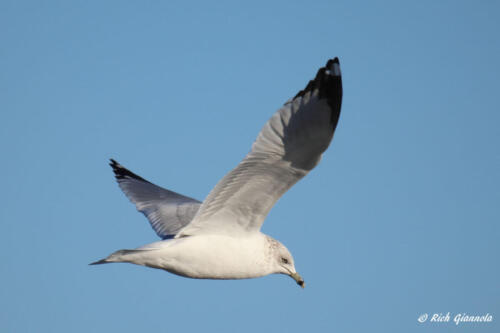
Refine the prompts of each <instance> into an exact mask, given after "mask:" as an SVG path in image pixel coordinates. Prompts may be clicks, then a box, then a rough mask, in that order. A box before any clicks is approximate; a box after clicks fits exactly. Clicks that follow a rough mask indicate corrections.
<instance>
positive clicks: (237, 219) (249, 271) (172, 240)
mask: <svg viewBox="0 0 500 333" xmlns="http://www.w3.org/2000/svg"><path fill="white" fill-rule="evenodd" d="M341 103H342V79H341V73H340V65H339V60H338V58H335V59H330V60H329V61H328V62H327V64H326V65H325V66H324V67H322V68H320V69H319V70H318V72H317V74H316V77H315V78H314V79H313V80H311V81H309V83H308V84H307V86H306V87H305V88H304V89H303V90H301V91H299V93H297V95H295V97H293V98H291V99H290V100H289V101H287V102H286V103H285V104H284V105H283V106H282V107H281V108H280V109H279V110H278V111H276V112H275V113H274V114H273V115H272V117H271V118H270V119H269V120H268V121H267V123H266V124H265V125H264V127H263V128H262V130H261V131H260V133H259V134H258V136H257V139H256V140H255V142H254V143H253V145H252V149H251V151H250V152H249V153H248V154H247V155H246V156H245V158H244V159H243V160H242V161H241V162H240V163H239V164H238V165H237V166H236V167H235V168H234V169H233V170H231V171H230V172H229V173H228V174H227V175H225V176H224V177H223V178H222V179H221V180H220V181H219V182H218V183H217V185H216V186H215V187H214V188H213V190H212V191H211V192H210V193H209V195H208V196H207V197H206V199H205V201H203V202H200V201H198V200H195V199H192V198H190V197H187V196H184V195H181V194H178V193H175V192H172V191H169V190H167V189H164V188H162V187H159V186H157V185H155V184H152V183H150V182H149V181H147V180H145V179H144V178H142V177H140V176H138V175H136V174H135V173H133V172H131V171H129V170H128V169H126V168H125V167H123V166H122V165H120V164H119V163H118V162H116V161H115V160H113V159H112V160H111V163H110V165H111V167H112V168H113V172H114V174H115V177H116V180H117V182H118V185H119V186H120V188H121V189H122V191H123V192H124V193H125V195H126V196H127V197H128V198H129V199H130V201H132V203H134V204H135V206H136V208H137V210H139V211H140V212H142V213H143V214H144V215H145V216H146V217H147V219H148V220H149V222H150V223H151V226H152V227H153V229H154V230H155V232H156V233H157V234H158V236H159V237H160V238H161V239H162V240H161V241H157V242H154V243H151V244H147V245H145V246H142V247H139V248H136V249H132V250H119V251H116V252H114V253H112V254H111V255H109V256H108V257H106V258H104V259H101V260H99V261H96V262H93V263H91V265H97V264H106V263H114V262H127V263H132V264H137V265H142V266H147V267H152V268H158V269H163V270H166V271H168V272H170V273H173V274H177V275H180V276H184V277H189V278H197V279H246V278H256V277H260V276H265V275H269V274H285V275H289V276H290V277H292V278H293V279H294V280H295V281H296V282H297V284H298V285H300V286H301V287H304V286H305V284H304V280H303V279H302V277H301V276H300V275H299V274H298V273H297V271H296V269H295V263H294V260H293V257H292V255H291V254H290V252H289V251H288V249H287V248H286V247H285V246H284V245H283V244H281V243H280V242H279V241H277V240H276V239H274V238H272V237H270V236H268V235H266V234H264V233H262V232H261V231H260V228H261V226H262V223H263V222H264V219H265V218H266V216H267V214H268V213H269V211H270V210H271V208H272V207H273V205H274V204H275V203H276V201H277V200H278V199H279V198H280V197H281V196H282V195H283V194H284V193H285V192H286V191H287V190H288V189H289V188H290V187H292V186H293V185H294V184H295V183H296V182H297V181H299V180H300V179H301V178H302V177H304V176H305V175H306V174H307V173H308V172H309V171H311V170H312V169H313V168H314V167H315V166H316V165H317V164H318V163H319V161H320V160H321V156H322V154H323V152H324V151H325V150H326V149H327V148H328V146H329V145H330V142H331V140H332V138H333V134H334V132H335V128H336V127H337V122H338V120H339V116H340V107H341Z"/></svg>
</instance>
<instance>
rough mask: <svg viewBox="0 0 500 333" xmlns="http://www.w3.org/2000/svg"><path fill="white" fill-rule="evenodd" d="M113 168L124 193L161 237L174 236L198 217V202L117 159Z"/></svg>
mask: <svg viewBox="0 0 500 333" xmlns="http://www.w3.org/2000/svg"><path fill="white" fill-rule="evenodd" d="M109 165H110V166H111V167H112V168H113V172H114V173H115V177H116V181H117V182H118V185H119V186H120V188H121V189H122V191H123V193H125V195H126V196H127V197H128V198H129V199H130V201H132V203H134V204H135V206H136V208H137V210H138V211H140V212H141V213H143V214H144V215H146V217H147V218H148V220H149V222H150V223H151V226H152V227H153V229H154V231H155V232H156V233H157V234H158V236H160V237H161V238H163V239H167V238H172V237H174V236H175V235H176V234H177V232H178V231H179V230H180V229H182V228H183V227H184V226H185V225H187V224H188V223H189V222H191V220H192V219H193V217H194V216H195V215H196V212H197V211H198V209H199V207H200V205H201V202H199V201H198V200H195V199H192V198H189V197H186V196H183V195H180V194H178V193H175V192H172V191H169V190H166V189H164V188H162V187H160V186H157V185H155V184H153V183H150V182H148V181H147V180H145V179H144V178H142V177H140V176H138V175H136V174H135V173H133V172H131V171H130V170H128V169H126V168H124V167H123V166H122V165H120V164H119V163H118V162H116V161H115V160H113V159H111V163H110V164H109Z"/></svg>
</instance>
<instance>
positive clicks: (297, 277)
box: [290, 272, 306, 288]
mask: <svg viewBox="0 0 500 333" xmlns="http://www.w3.org/2000/svg"><path fill="white" fill-rule="evenodd" d="M290 276H291V277H292V279H294V280H295V282H297V284H298V285H299V286H301V287H302V288H304V287H305V286H306V284H305V282H304V279H302V277H301V276H300V275H299V273H297V272H295V273H292V274H290Z"/></svg>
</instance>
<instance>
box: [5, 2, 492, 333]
mask: <svg viewBox="0 0 500 333" xmlns="http://www.w3.org/2000/svg"><path fill="white" fill-rule="evenodd" d="M499 17H500V6H499V4H498V2H495V1H406V2H405V3H403V2H401V1H393V2H385V3H384V4H383V5H381V4H378V5H377V4H375V3H374V2H356V1H303V2H300V1H273V2H269V1H263V2H260V1H252V2H247V3H239V4H236V3H235V2H233V1H216V2H213V1H211V2H206V1H199V2H190V1H147V2H144V1H6V0H3V1H0V43H1V48H0V109H1V110H0V152H1V155H2V158H1V164H0V170H1V174H2V181H1V183H2V191H1V192H0V199H1V202H2V209H1V210H0V220H1V232H0V251H1V253H2V256H1V258H2V260H1V275H0V281H1V284H0V285H1V287H0V330H1V331H2V332H148V331H154V332H183V331H193V332H256V331H258V332H270V331H273V332H424V331H425V332H429V331H435V332H445V331H446V332H448V331H449V332H455V331H461V332H465V331H474V332H498V331H500V282H499V281H500V268H499V254H500V245H499V239H500V226H499V222H500V205H499V204H500V148H499V147H500V130H499V124H500V106H499V105H500V103H499V95H500V94H499V89H500V65H499V64H500V61H499V59H500V37H499V36H500V35H499V32H500V19H499ZM335 56H338V57H339V58H340V60H341V66H342V71H343V82H344V103H343V108H342V114H341V119H340V122H339V125H338V129H337V133H336V136H335V139H334V142H333V144H332V145H331V146H330V149H329V150H328V151H327V152H326V154H325V155H324V158H323V161H322V163H321V164H320V165H319V166H318V167H317V168H316V169H315V170H314V171H313V172H311V173H310V174H309V175H308V177H306V178H305V179H303V180H302V181H301V182H300V183H299V184H297V185H296V186H295V187H294V188H292V190H291V191H290V192H288V193H287V194H286V195H285V196H284V197H283V198H282V199H281V200H280V201H279V202H278V204H277V205H276V206H275V207H274V209H273V210H272V211H271V214H270V215H269V216H268V219H267V222H266V223H265V224H264V227H263V231H264V232H265V233H268V234H270V235H272V236H274V237H276V238H278V239H279V240H281V241H282V242H283V243H284V244H285V245H286V246H287V247H288V248H289V249H290V250H291V252H292V254H293V255H294V257H295V261H296V266H297V269H298V271H299V272H300V273H301V274H302V275H303V277H304V278H305V280H306V282H307V287H306V289H305V290H302V289H300V288H299V287H297V285H295V284H294V282H293V281H292V280H291V279H290V278H289V277H286V276H278V275H274V276H268V277H265V278H260V279H253V280H242V281H200V280H190V279H185V278H180V277H177V276H174V275H172V274H168V273H166V272H163V271H159V270H153V269H147V268H143V267H139V266H133V265H127V264H116V265H107V266H99V267H95V266H88V265H87V264H88V263H89V262H91V261H94V260H96V259H99V258H101V257H103V256H105V255H107V254H109V253H110V252H112V251H114V250H117V249H121V248H134V247H137V246H140V245H143V244H146V243H149V242H152V241H155V240H157V238H156V235H155V234H154V232H153V231H152V230H151V228H150V227H149V224H148V222H147V220H146V219H145V218H144V217H143V216H142V215H141V214H139V213H137V212H136V211H135V208H134V207H133V205H132V204H130V203H129V202H128V200H127V199H126V198H125V196H124V195H123V194H122V193H121V192H120V190H119V188H118V186H117V185H116V184H115V182H114V179H113V176H112V172H111V170H110V168H109V167H108V165H107V162H108V158H110V157H112V158H115V159H116V160H118V161H119V162H120V163H122V164H123V165H125V166H127V167H129V168H130V169H131V170H133V171H135V172H137V173H138V174H140V175H141V176H143V177H145V178H147V179H149V180H151V181H153V182H155V183H157V184H159V185H161V186H164V187H166V188H169V189H172V190H175V191H179V192H181V193H183V194H186V195H190V196H193V197H195V198H198V199H200V200H202V199H203V198H204V197H205V195H207V194H208V192H209V191H210V189H211V188H212V186H214V185H215V183H216V182H217V181H218V180H219V179H220V178H221V177H222V176H223V175H224V174H225V173H226V172H228V171H229V170H230V169H231V168H232V167H234V166H235V165H236V164H237V163H238V162H239V161H240V159H241V158H242V157H243V156H244V155H245V154H246V153H247V152H248V150H249V149H250V145H251V143H252V142H253V140H254V138H255V137H256V135H257V133H258V132H259V130H260V128H261V126H262V125H263V124H264V123H265V121H266V120H267V119H268V118H269V117H270V116H271V114H272V113H273V112H274V111H275V110H276V109H277V108H278V107H280V106H281V105H282V103H283V102H285V101H286V100H287V99H288V98H289V97H291V96H293V95H295V94H296V93H297V91H298V90H300V89H302V88H303V87H304V86H305V85H306V84H307V81H308V80H309V79H310V78H312V77H313V76H314V74H315V73H316V71H317V69H318V68H319V67H320V66H322V65H323V64H324V63H325V62H326V61H327V59H329V58H332V57H335ZM448 311H449V312H451V313H452V314H454V313H462V312H466V313H468V314H485V313H490V314H493V315H494V321H493V323H489V324H462V325H460V326H459V327H458V328H457V327H455V326H454V324H452V323H448V324H440V325H438V324H432V323H424V324H420V323H418V322H417V317H418V316H419V315H420V314H422V313H434V312H443V313H446V312H448Z"/></svg>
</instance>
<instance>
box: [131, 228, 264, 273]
mask: <svg viewBox="0 0 500 333" xmlns="http://www.w3.org/2000/svg"><path fill="white" fill-rule="evenodd" d="M141 249H144V251H140V252H139V253H135V254H131V255H130V257H129V258H127V261H128V262H132V263H135V264H139V265H144V266H149V267H153V268H159V269H164V270H166V271H169V272H171V273H174V274H177V275H181V276H185V277H191V278H197V279H245V278H254V277H259V276H264V275H268V274H271V273H273V271H272V267H271V263H270V258H269V244H268V241H267V239H266V236H265V235H264V234H261V233H258V234H256V235H255V236H252V237H242V238H237V237H228V236H223V235H200V236H190V237H185V238H179V239H172V240H168V241H163V242H158V243H153V244H151V245H148V246H145V247H143V248H141Z"/></svg>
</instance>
